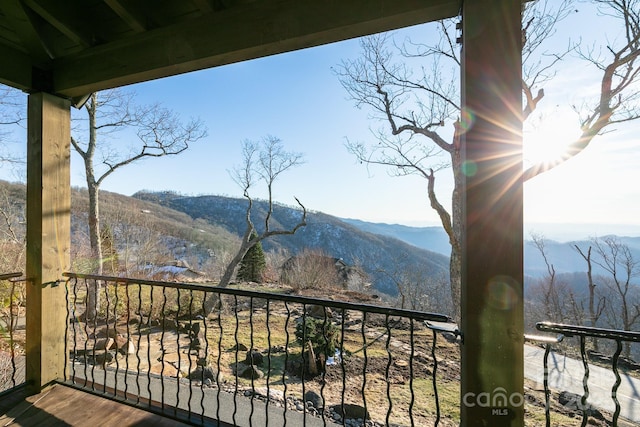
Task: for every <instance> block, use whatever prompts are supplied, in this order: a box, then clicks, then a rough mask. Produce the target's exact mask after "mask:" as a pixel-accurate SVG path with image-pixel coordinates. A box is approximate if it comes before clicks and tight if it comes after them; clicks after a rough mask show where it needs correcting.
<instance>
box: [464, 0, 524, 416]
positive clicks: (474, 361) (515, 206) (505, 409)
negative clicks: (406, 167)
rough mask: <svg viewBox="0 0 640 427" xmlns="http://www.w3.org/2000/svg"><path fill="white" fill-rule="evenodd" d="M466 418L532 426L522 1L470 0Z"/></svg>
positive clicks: (466, 21) (467, 17)
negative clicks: (527, 389)
mask: <svg viewBox="0 0 640 427" xmlns="http://www.w3.org/2000/svg"><path fill="white" fill-rule="evenodd" d="M462 29H463V30H462V31H463V32H462V43H463V46H462V70H463V71H462V73H463V74H462V94H463V99H462V101H463V102H462V105H463V114H462V126H463V128H464V129H466V133H464V135H463V139H462V150H463V151H462V154H463V156H464V157H463V159H464V166H463V173H464V174H465V190H464V195H463V197H464V199H463V200H464V209H465V218H466V219H465V230H464V238H463V253H462V270H463V271H462V287H461V290H462V299H461V304H462V307H461V332H462V339H463V344H462V350H461V351H462V353H461V359H462V360H461V363H462V366H461V369H462V371H461V408H460V411H461V424H462V425H463V426H494V427H496V426H522V425H524V407H523V404H524V396H523V383H524V379H523V377H524V372H523V365H524V355H523V352H524V349H523V344H524V339H523V336H524V329H523V326H524V325H523V323H524V320H523V300H522V280H523V265H522V262H523V255H522V252H523V248H522V245H523V232H522V221H523V213H522V209H523V207H522V204H523V190H522V114H521V112H522V95H521V87H522V85H521V82H522V71H521V68H522V60H521V44H522V35H521V2H520V1H513V0H511V1H509V0H475V1H466V2H464V3H463V26H462Z"/></svg>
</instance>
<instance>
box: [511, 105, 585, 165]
mask: <svg viewBox="0 0 640 427" xmlns="http://www.w3.org/2000/svg"><path fill="white" fill-rule="evenodd" d="M579 136H580V128H579V126H578V125H577V124H576V118H575V115H573V114H572V112H571V111H554V112H552V113H550V114H548V115H546V116H544V117H541V118H538V119H537V120H536V123H535V124H532V125H530V126H525V130H524V138H523V157H524V165H525V167H528V166H531V165H536V164H540V163H546V164H550V163H555V162H557V161H559V160H560V159H561V158H562V157H563V156H564V155H565V154H566V152H567V148H568V147H569V145H570V144H571V143H573V142H574V141H575V140H576V139H577V138H578V137H579Z"/></svg>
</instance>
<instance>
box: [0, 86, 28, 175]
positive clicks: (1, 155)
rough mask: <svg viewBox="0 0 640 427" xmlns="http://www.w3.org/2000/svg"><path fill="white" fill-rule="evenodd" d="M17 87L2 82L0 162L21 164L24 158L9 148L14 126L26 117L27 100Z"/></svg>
mask: <svg viewBox="0 0 640 427" xmlns="http://www.w3.org/2000/svg"><path fill="white" fill-rule="evenodd" d="M22 96H23V95H22V93H21V92H20V91H18V90H17V89H13V88H10V87H8V86H5V85H2V84H0V162H2V163H12V164H21V163H24V159H22V158H21V157H20V156H18V155H16V154H15V153H12V151H11V150H9V149H8V147H7V144H8V142H9V138H10V135H11V133H12V127H13V126H16V125H19V124H21V123H22V122H23V121H24V117H25V114H24V113H25V112H26V109H25V102H24V99H22Z"/></svg>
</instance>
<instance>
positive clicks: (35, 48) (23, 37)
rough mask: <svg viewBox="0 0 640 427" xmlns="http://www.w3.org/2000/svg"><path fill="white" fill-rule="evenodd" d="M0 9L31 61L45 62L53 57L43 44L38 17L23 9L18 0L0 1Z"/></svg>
mask: <svg viewBox="0 0 640 427" xmlns="http://www.w3.org/2000/svg"><path fill="white" fill-rule="evenodd" d="M0 10H2V13H3V14H4V15H5V16H6V17H8V18H9V21H10V22H11V24H12V27H13V31H15V34H16V36H17V37H18V38H19V39H20V43H21V45H22V46H23V47H24V48H25V49H26V50H27V52H28V54H29V56H31V58H32V61H34V62H36V63H46V62H48V61H49V60H51V58H53V55H52V53H51V50H50V49H49V48H48V47H47V46H46V45H45V43H46V41H45V40H44V39H43V37H42V36H41V34H40V33H39V31H38V25H37V23H36V20H37V19H38V18H37V17H36V16H33V15H34V14H33V12H31V10H30V9H25V7H24V6H23V4H22V2H21V1H20V0H5V1H3V2H2V3H0Z"/></svg>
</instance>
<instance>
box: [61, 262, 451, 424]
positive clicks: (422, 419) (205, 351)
mask: <svg viewBox="0 0 640 427" xmlns="http://www.w3.org/2000/svg"><path fill="white" fill-rule="evenodd" d="M65 276H66V277H67V278H68V281H67V295H68V307H69V320H70V321H69V322H68V330H67V331H66V335H67V337H68V340H67V343H68V344H67V345H68V351H67V354H68V355H69V360H68V363H67V372H66V373H65V380H66V381H67V382H68V383H70V384H73V385H74V386H75V387H80V388H82V389H84V390H88V391H90V392H93V393H98V394H100V395H103V396H107V397H110V398H112V399H116V400H122V401H123V402H125V403H129V404H134V405H138V406H144V407H146V408H148V409H150V410H153V411H155V412H159V413H161V414H163V415H165V416H169V417H174V418H176V419H181V420H185V419H186V420H188V421H189V422H191V423H193V424H196V425H207V424H209V422H210V421H211V420H215V422H220V423H221V425H226V424H229V425H240V426H244V425H247V426H271V425H278V426H286V425H290V426H327V425H330V426H333V425H342V426H347V425H348V426H355V425H363V426H364V425H365V424H366V425H398V426H400V425H410V426H422V425H430V424H433V425H438V424H439V422H440V419H441V413H440V412H441V410H440V398H439V395H438V386H439V384H438V381H437V379H438V367H439V365H438V359H437V358H436V348H437V345H438V343H437V336H438V334H440V333H446V332H449V333H451V332H453V333H455V331H456V327H455V325H453V324H452V323H450V321H449V318H448V317H447V316H444V315H440V314H433V313H423V312H414V311H408V310H400V309H393V308H388V307H382V306H374V305H367V304H356V303H351V302H344V301H333V300H329V299H316V298H306V297H300V296H296V295H288V294H277V293H267V292H257V291H250V290H240V289H235V288H234V289H231V288H217V287H212V286H206V285H196V284H184V283H169V282H158V281H146V280H137V279H128V278H120V277H104V276H91V275H79V274H65ZM91 292H95V293H96V295H97V298H96V299H97V301H98V302H97V316H93V315H87V314H90V312H89V311H87V307H86V305H85V302H86V301H89V300H92V298H87V295H89V294H90V293H91ZM456 387H457V385H456ZM225 423H226V424H225Z"/></svg>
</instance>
